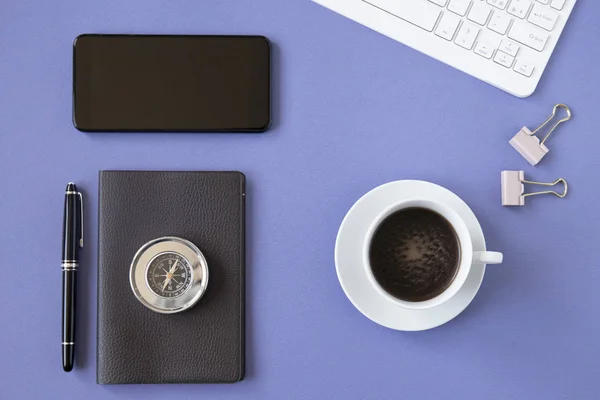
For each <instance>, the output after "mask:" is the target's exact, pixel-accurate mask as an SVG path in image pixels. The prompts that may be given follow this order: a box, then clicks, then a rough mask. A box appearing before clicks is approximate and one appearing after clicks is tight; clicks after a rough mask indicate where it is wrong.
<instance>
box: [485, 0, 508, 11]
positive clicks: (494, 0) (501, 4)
mask: <svg viewBox="0 0 600 400" xmlns="http://www.w3.org/2000/svg"><path fill="white" fill-rule="evenodd" d="M487 2H488V4H491V5H493V6H494V7H496V8H499V9H501V10H504V9H505V8H506V3H508V1H507V0H487Z"/></svg>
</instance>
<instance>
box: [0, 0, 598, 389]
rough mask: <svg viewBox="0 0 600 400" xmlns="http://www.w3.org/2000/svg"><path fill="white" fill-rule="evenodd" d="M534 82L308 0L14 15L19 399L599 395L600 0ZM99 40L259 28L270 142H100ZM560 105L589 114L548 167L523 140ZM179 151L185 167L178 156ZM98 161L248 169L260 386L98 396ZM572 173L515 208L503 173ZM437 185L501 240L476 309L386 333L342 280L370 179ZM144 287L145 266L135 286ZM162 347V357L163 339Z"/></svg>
mask: <svg viewBox="0 0 600 400" xmlns="http://www.w3.org/2000/svg"><path fill="white" fill-rule="evenodd" d="M578 3H579V4H577V6H576V7H575V10H574V13H573V14H572V20H571V21H570V22H569V24H568V25H567V28H566V30H565V31H564V34H563V37H562V38H561V40H560V43H559V45H558V47H557V50H556V52H555V54H554V56H553V58H552V60H551V62H550V64H549V66H548V68H547V71H546V73H545V76H544V77H543V79H542V82H541V84H540V87H539V88H538V90H537V92H536V93H535V94H534V95H533V96H532V97H530V98H528V99H518V98H515V97H512V96H510V95H508V94H505V93H504V92H502V91H500V90H497V89H495V88H493V87H491V86H488V85H487V84H484V83H482V82H480V81H478V80H476V79H474V78H471V77H470V76H468V75H465V74H463V73H461V72H458V71H455V70H454V69H452V68H449V67H447V66H445V65H443V64H441V63H439V62H437V61H435V60H433V59H431V58H429V57H426V56H424V55H422V54H420V53H417V52H416V51H413V50H411V49H409V48H407V47H405V46H403V45H400V44H398V43H396V42H394V41H392V40H390V39H388V38H385V37H383V36H381V35H379V34H376V33H375V32H373V31H370V30H368V29H366V28H364V27H362V26H360V25H358V24H356V23H354V22H352V21H350V20H347V19H344V18H342V17H340V16H338V15H336V14H334V13H333V12H331V11H328V10H326V9H325V8H322V7H320V6H318V5H316V4H314V3H312V2H310V1H308V0H293V1H291V0H288V1H281V0H255V1H236V0H220V1H210V2H209V1H191V0H180V1H166V0H162V1H159V0H147V1H143V2H142V1H130V0H105V1H76V0H61V1H42V0H3V1H2V3H1V5H0V131H1V132H0V171H1V176H0V186H1V187H2V196H1V200H0V226H1V228H2V233H1V235H0V249H1V254H2V264H3V268H2V271H3V273H2V275H1V276H0V295H1V296H2V297H1V298H2V306H1V308H0V309H1V311H0V316H1V320H2V327H1V329H0V371H1V372H0V391H1V392H0V397H1V398H2V399H37V398H40V399H42V398H48V399H56V398H59V396H61V395H63V396H64V398H73V399H76V398H94V399H103V398H117V397H118V398H121V397H122V398H131V399H159V398H173V399H174V398H182V399H187V398H190V399H191V398H200V399H213V398H214V399H384V398H385V399H388V398H389V399H392V398H393V399H477V400H479V399H501V400H506V399H528V400H529V399H544V400H546V399H597V398H598V396H600V381H599V380H598V374H599V373H600V340H598V338H599V337H600V289H599V284H600V261H599V256H598V253H597V252H598V248H599V246H598V244H599V240H600V233H599V226H600V211H599V210H598V202H599V201H600V184H599V182H600V157H599V156H598V151H599V149H600V124H599V122H598V121H599V117H598V116H599V113H600V100H599V93H600V75H599V74H598V65H599V64H600V50H599V49H600V47H599V46H598V37H600V24H598V23H597V16H598V15H600V2H597V1H591V0H588V1H584V0H580V1H579V2H578ZM81 33H179V34H261V35H266V36H268V37H269V38H270V39H271V40H272V41H273V43H274V48H273V56H274V61H273V67H274V68H273V69H274V73H273V81H274V87H273V94H274V99H273V109H274V124H273V128H272V129H271V130H270V131H269V132H268V133H266V134H262V135H261V134H259V135H211V134H84V133H81V132H78V131H77V130H75V128H73V125H72V123H71V66H72V61H71V52H72V47H71V46H72V42H73V39H74V38H75V37H76V36H77V35H78V34H81ZM557 102H565V103H567V104H569V106H571V107H572V109H573V113H574V118H573V120H572V121H570V122H569V123H567V124H565V125H563V126H561V128H560V130H559V131H557V132H556V133H555V134H554V135H553V136H552V138H551V140H550V141H549V142H548V147H550V149H551V151H550V153H549V154H548V156H547V157H546V158H545V159H544V160H543V161H542V163H540V164H539V166H537V167H535V168H534V167H531V166H529V164H527V163H526V162H525V160H523V159H522V158H521V156H520V155H519V154H517V153H516V152H515V151H514V150H513V149H512V148H511V147H510V146H509V144H508V140H509V139H510V138H511V137H512V136H513V135H514V134H515V133H516V132H517V131H518V130H519V129H520V128H521V127H522V126H523V125H527V126H529V127H535V126H537V125H538V124H540V123H541V122H543V121H544V120H545V118H546V117H547V116H548V115H549V113H550V112H551V110H552V107H553V105H554V104H555V103H557ZM173 154H177V157H173ZM101 169H167V170H229V169H233V170H240V171H243V172H245V173H246V175H247V177H248V229H247V237H248V243H247V245H248V266H247V271H248V278H247V279H248V280H247V287H248V293H247V316H248V329H247V345H248V346H247V347H248V348H247V376H246V379H245V380H244V381H243V382H241V383H238V384H235V385H188V386H185V385H162V386H159V385H156V386H112V387H111V386H99V385H96V383H95V374H96V367H95V363H96V273H97V263H96V259H97V215H96V209H97V206H98V204H97V195H98V193H97V185H98V171H99V170H101ZM503 169H524V170H525V172H526V176H528V177H530V178H533V179H537V180H542V181H544V180H550V181H552V180H554V179H555V178H557V177H564V178H566V179H567V180H568V182H569V184H570V189H571V190H570V193H569V195H568V197H567V198H565V199H562V200H561V199H558V198H556V197H554V196H544V197H538V198H532V199H529V201H528V202H527V203H528V204H527V205H526V206H525V207H523V208H518V209H507V208H502V207H501V205H500V200H501V199H500V171H502V170H503ZM397 179H424V180H430V181H432V182H435V183H438V184H441V185H443V186H445V187H447V188H449V189H451V190H452V191H454V192H456V193H457V194H458V195H460V196H461V197H462V198H463V199H464V200H465V201H466V202H467V203H468V204H469V205H470V206H471V207H472V208H473V210H474V211H475V213H476V214H477V216H478V218H479V220H480V222H481V225H482V227H483V230H484V232H485V233H486V238H487V242H488V247H489V248H490V249H492V250H499V251H502V252H504V254H505V262H504V264H503V265H501V266H494V267H489V268H488V271H487V274H486V276H485V279H484V282H483V286H482V288H481V290H480V292H479V294H478V296H477V297H476V298H475V300H474V301H473V303H472V304H471V305H470V306H469V307H468V308H467V310H466V311H465V312H464V313H463V314H462V315H460V316H459V317H458V318H456V319H455V320H453V321H451V322H450V323H448V324H446V325H444V326H442V327H440V328H437V329H434V330H431V331H427V332H420V333H404V332H396V331H392V330H388V329H385V328H383V327H380V326H378V325H376V324H375V323H373V322H371V321H369V320H368V319H367V318H365V317H364V316H362V315H361V314H360V313H359V312H358V311H357V310H356V309H355V308H354V307H353V306H352V305H351V304H350V302H349V301H348V300H347V299H346V297H345V296H344V293H343V292H342V289H341V288H340V285H339V284H338V281H337V277H336V273H335V267H334V262H333V247H334V242H335V236H336V233H337V229H338V226H339V224H340V222H341V220H342V218H343V217H344V215H345V213H346V211H347V210H348V208H349V207H350V206H351V205H352V204H353V203H354V202H355V201H356V200H357V199H358V198H359V197H360V196H361V195H362V194H364V193H365V192H367V191H368V190H370V189H371V188H373V187H375V186H377V185H379V184H382V183H384V182H388V181H391V180H397ZM70 180H73V181H75V182H77V184H78V185H79V187H80V188H81V189H82V190H84V191H85V195H86V200H87V221H88V224H87V228H86V243H87V247H86V248H85V252H84V253H83V259H82V266H81V268H80V275H79V278H80V280H79V285H80V286H79V287H80V292H79V295H80V296H79V310H78V312H79V319H78V323H79V326H78V332H77V334H78V342H77V343H78V347H77V361H76V369H75V371H74V372H72V373H70V374H66V373H64V372H62V369H61V365H60V364H61V361H60V318H61V317H60V298H61V280H60V241H61V230H62V226H61V224H62V222H61V219H62V207H63V195H64V188H65V184H66V183H67V182H68V181H70ZM123 279H127V277H123ZM149 351H151V349H149Z"/></svg>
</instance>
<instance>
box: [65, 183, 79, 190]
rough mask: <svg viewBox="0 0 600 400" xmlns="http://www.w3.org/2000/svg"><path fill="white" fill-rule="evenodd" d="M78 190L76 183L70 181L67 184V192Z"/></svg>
mask: <svg viewBox="0 0 600 400" xmlns="http://www.w3.org/2000/svg"><path fill="white" fill-rule="evenodd" d="M76 191H77V186H75V184H74V183H73V182H69V183H68V184H67V192H76Z"/></svg>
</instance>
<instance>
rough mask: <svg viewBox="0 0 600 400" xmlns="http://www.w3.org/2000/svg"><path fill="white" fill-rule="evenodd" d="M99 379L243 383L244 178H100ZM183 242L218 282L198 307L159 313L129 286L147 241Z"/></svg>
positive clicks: (114, 174) (149, 174) (123, 174)
mask: <svg viewBox="0 0 600 400" xmlns="http://www.w3.org/2000/svg"><path fill="white" fill-rule="evenodd" d="M99 183H100V184H99V194H100V199H99V216H98V219H99V234H98V237H99V252H98V254H99V256H98V332H97V335H98V337H97V340H98V343H97V376H96V380H97V382H98V383H100V384H122V383H204V382H236V381H239V380H241V379H243V377H244V364H245V360H244V357H245V356H244V353H245V343H244V342H245V326H244V318H245V316H244V314H245V311H244V310H245V304H244V303H245V301H244V268H245V265H244V263H245V260H244V224H245V222H244V221H245V212H244V203H245V201H244V198H245V177H244V175H243V174H242V173H239V172H158V171H101V172H100V179H99ZM163 236H178V237H181V238H184V239H187V240H189V241H191V242H192V243H194V244H195V245H196V246H198V248H200V250H201V251H202V252H203V253H204V255H205V257H206V259H207V261H208V266H209V272H210V279H209V282H208V287H207V290H206V293H205V294H204V296H203V297H202V299H200V301H199V302H198V303H197V304H196V305H195V306H194V307H192V308H191V309H189V310H186V311H184V312H181V313H177V314H170V315H167V314H159V313H156V312H153V311H151V310H149V309H147V308H146V307H144V306H143V305H142V304H141V303H140V302H139V301H138V300H137V299H136V297H135V296H134V294H133V292H132V290H131V287H130V284H129V268H130V264H131V261H132V259H133V257H134V255H135V253H136V251H137V250H138V249H139V248H140V247H141V246H142V245H144V244H145V243H146V242H148V241H150V240H152V239H155V238H159V237H163Z"/></svg>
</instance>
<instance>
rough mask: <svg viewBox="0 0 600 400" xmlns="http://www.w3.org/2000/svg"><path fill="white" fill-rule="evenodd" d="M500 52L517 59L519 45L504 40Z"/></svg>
mask: <svg viewBox="0 0 600 400" xmlns="http://www.w3.org/2000/svg"><path fill="white" fill-rule="evenodd" d="M500 50H501V51H503V52H505V53H506V54H508V55H509V56H513V57H515V56H516V55H517V53H518V52H519V45H518V44H516V43H515V42H511V41H510V40H506V39H503V40H502V43H500Z"/></svg>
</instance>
